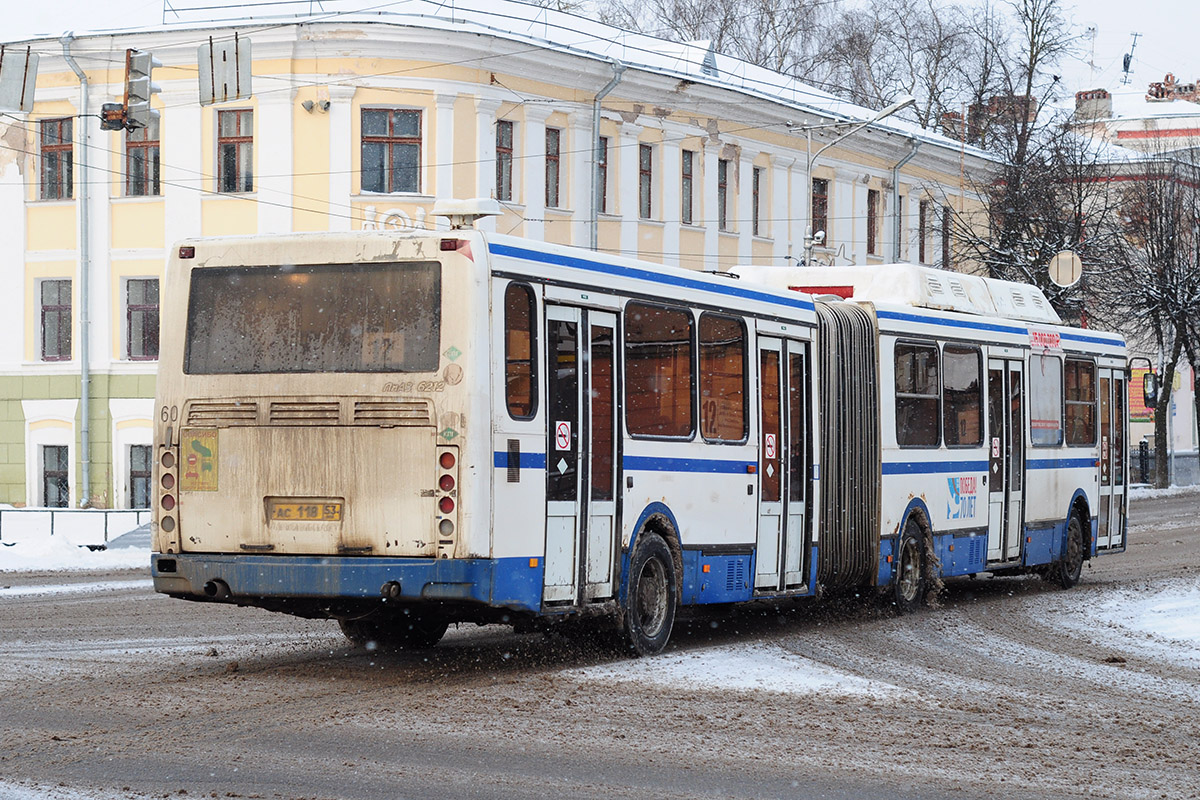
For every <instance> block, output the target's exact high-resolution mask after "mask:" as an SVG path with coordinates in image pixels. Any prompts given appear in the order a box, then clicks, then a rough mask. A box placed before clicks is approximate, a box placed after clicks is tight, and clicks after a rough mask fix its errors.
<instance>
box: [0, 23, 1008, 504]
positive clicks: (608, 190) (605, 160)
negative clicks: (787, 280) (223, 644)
mask: <svg viewBox="0 0 1200 800" xmlns="http://www.w3.org/2000/svg"><path fill="white" fill-rule="evenodd" d="M417 5H418V6H420V7H419V8H416V9H414V10H412V11H411V12H410V13H406V14H395V15H384V16H379V15H373V16H370V17H361V18H359V17H349V16H342V17H337V18H335V19H328V18H325V19H321V20H314V21H311V22H307V21H303V20H298V21H289V22H288V23H287V24H278V23H274V24H271V25H263V24H261V23H260V24H247V25H239V26H238V27H237V28H236V32H237V33H238V35H239V37H240V38H241V40H242V41H246V40H249V41H250V42H251V43H252V47H253V51H252V52H253V96H252V97H250V98H248V99H245V100H241V101H233V102H228V103H223V104H219V105H214V106H208V107H201V106H200V104H199V102H198V78H197V75H198V64H197V61H198V57H197V47H198V46H199V45H200V44H202V43H204V42H207V41H208V40H209V37H212V38H213V40H215V41H222V40H227V39H230V38H232V36H233V34H234V32H235V28H232V27H213V26H211V25H210V26H204V27H195V26H192V27H179V28H163V29H155V30H147V31H142V32H122V33H120V34H116V35H109V34H96V35H79V36H78V37H76V38H74V39H73V40H70V41H62V42H60V41H59V40H37V41H33V42H30V43H27V44H29V46H31V47H32V48H33V49H34V50H35V51H37V52H39V53H40V54H41V66H40V70H39V75H38V80H37V93H36V104H35V106H34V110H33V112H32V113H30V114H26V115H16V116H11V115H10V116H8V117H5V118H3V121H0V225H3V226H4V231H3V235H2V236H0V269H3V274H4V276H5V282H6V285H7V291H5V292H3V293H0V326H2V329H3V335H2V336H0V502H7V503H13V504H27V505H32V506H40V505H52V506H53V505H61V506H79V505H94V506H101V507H130V506H137V505H141V504H144V503H145V502H146V501H147V496H148V489H149V480H150V475H149V473H150V469H149V449H148V447H149V444H150V441H151V439H150V435H151V419H152V418H153V414H154V408H153V397H154V379H155V370H156V364H157V362H156V359H157V352H158V326H159V325H160V324H162V325H171V324H179V323H180V321H179V320H172V319H170V318H169V317H168V318H165V319H161V320H160V317H159V309H158V298H159V296H160V291H161V288H162V280H163V272H162V270H163V265H164V263H165V260H166V253H167V251H168V248H169V247H170V246H171V243H172V242H175V241H177V240H179V239H182V238H185V237H193V236H223V235H237V234H267V233H278V232H289V231H347V230H359V229H376V228H394V229H404V228H410V227H419V228H420V227H424V228H432V227H437V226H439V225H441V224H442V221H441V220H436V219H434V218H433V217H432V213H431V212H432V207H433V203H434V201H435V200H437V199H441V198H470V197H480V196H482V197H494V198H496V199H497V200H498V201H500V203H501V205H502V207H503V209H504V211H503V215H502V216H500V217H498V218H494V219H491V220H488V221H487V222H486V223H483V227H485V228H491V229H494V230H497V231H501V232H504V233H513V234H518V235H523V236H526V237H530V238H533V239H540V240H547V241H552V242H560V243H567V244H574V245H580V246H585V247H586V246H589V244H590V243H591V241H592V237H593V235H594V236H595V241H596V243H597V249H598V250H600V251H602V252H609V253H622V254H626V255H633V256H638V257H641V258H644V259H647V260H650V261H654V262H658V263H662V264H669V265H676V266H683V267H689V268H694V269H707V270H712V269H720V270H724V269H728V268H729V267H731V266H733V265H735V264H738V263H749V262H755V263H776V264H781V265H782V264H785V263H790V262H791V261H792V260H796V261H798V260H800V259H802V258H804V257H805V247H804V242H805V234H806V232H807V231H808V229H809V226H810V225H811V226H812V229H813V230H820V231H824V232H825V237H824V241H823V242H821V243H820V244H819V245H817V246H815V247H814V248H813V251H812V253H813V260H814V261H817V262H821V263H838V264H846V263H858V264H882V263H885V262H889V261H893V260H898V259H900V260H911V261H921V262H924V263H928V264H934V265H941V266H947V267H948V266H949V265H950V263H951V262H952V260H953V258H952V254H951V252H950V244H949V238H948V236H945V235H944V233H943V231H944V230H948V222H947V221H948V219H949V213H948V211H949V208H948V207H947V204H949V205H956V206H958V207H959V210H961V207H962V206H963V205H964V204H968V205H969V204H972V203H974V202H975V200H974V198H972V197H970V196H969V195H968V194H967V192H966V190H965V188H964V187H965V186H966V185H967V183H966V181H965V180H964V177H963V176H964V173H965V172H972V171H979V170H987V169H989V168H990V162H989V161H988V160H987V158H986V157H985V156H984V155H983V154H982V153H980V152H979V151H976V150H974V149H972V148H970V147H966V146H964V145H962V144H961V143H958V142H954V141H952V140H950V139H946V138H944V137H942V136H940V135H938V134H936V133H931V132H926V131H922V130H920V129H919V128H916V127H915V126H912V125H909V124H908V123H905V122H902V121H899V120H896V119H886V120H883V121H881V122H879V123H877V124H875V125H872V126H870V127H869V128H867V129H865V130H863V131H861V132H859V133H855V134H854V135H853V136H850V137H847V138H846V139H845V140H844V141H842V142H840V143H838V144H837V145H836V146H833V147H830V148H829V149H828V150H826V151H825V152H824V153H822V154H821V157H820V158H819V159H817V160H815V161H813V159H812V154H813V153H816V152H817V151H818V150H820V149H821V148H822V147H824V146H825V144H827V143H829V142H830V141H832V140H833V139H834V138H836V137H837V136H841V135H842V134H844V133H846V132H847V131H848V130H849V127H850V126H851V124H853V123H855V122H857V121H860V120H862V119H868V118H870V117H872V116H873V115H874V113H875V112H874V111H872V110H870V109H863V108H859V107H855V106H852V105H849V104H847V103H845V102H843V101H840V100H837V99H836V98H833V97H832V96H830V95H827V94H824V93H822V92H820V91H818V90H815V89H813V88H811V87H807V86H805V85H803V84H801V83H798V82H796V81H794V80H792V79H789V78H787V77H785V76H783V75H779V74H776V73H772V72H769V71H767V70H762V69H759V68H756V67H752V66H750V65H747V64H745V63H743V62H738V61H735V60H732V59H728V58H726V57H724V56H720V55H717V54H714V53H712V52H711V51H708V50H706V49H704V48H702V47H695V46H690V45H678V44H672V43H668V42H664V41H661V40H657V39H652V38H649V37H645V36H640V35H634V34H630V33H627V32H623V31H619V30H617V29H614V28H609V27H606V26H603V25H599V24H598V23H594V22H591V21H588V20H583V19H580V18H576V17H571V16H569V15H566V14H561V13H557V12H552V11H548V10H543V9H535V8H531V7H530V6H526V5H522V4H515V3H514V4H511V5H510V4H501V5H500V6H497V5H496V4H495V3H492V4H489V8H490V9H492V11H488V12H483V11H472V10H470V9H467V8H463V7H461V6H460V7H457V8H455V9H454V10H453V11H448V10H446V9H444V8H443V7H442V6H435V5H434V4H428V7H426V6H425V5H422V4H417ZM406 8H407V7H406ZM497 8H500V9H501V10H502V11H503V10H504V9H507V10H508V11H510V12H511V15H510V16H505V15H504V14H503V13H500V12H497V11H495V9H497ZM529 14H537V15H538V16H537V18H536V19H533V20H530V19H527V18H525V15H529ZM25 44H26V43H22V46H24V45H25ZM126 48H136V49H139V50H144V51H150V52H152V53H153V54H154V57H155V58H157V59H158V60H159V61H161V62H162V64H163V66H161V67H159V68H157V69H156V70H155V72H154V80H155V82H156V83H158V84H160V85H161V86H162V88H163V90H162V93H161V94H159V95H157V96H156V98H155V106H156V108H158V110H159V111H160V115H161V116H160V119H159V120H158V122H157V123H156V124H153V125H151V126H150V127H148V128H145V129H142V130H139V131H136V132H132V133H127V132H124V131H119V132H102V131H100V129H99V121H98V119H97V118H96V117H95V115H96V114H97V112H98V110H99V109H100V107H101V105H102V104H104V103H112V102H120V101H121V98H122V91H123V78H124V74H123V69H124V63H125V49H126ZM64 54H65V55H64ZM72 62H73V63H74V67H73V66H72ZM76 67H77V68H78V71H77V70H76ZM80 73H82V74H83V76H84V77H85V78H86V87H81V80H80V77H79V74H80ZM606 89H607V93H606V94H604V95H603V97H602V98H599V99H598V95H600V94H601V93H602V92H603V91H604V90H606ZM85 102H86V109H85V108H84V106H85ZM597 108H598V110H599V121H600V122H599V131H598V136H596V132H594V130H593V114H594V113H595V112H596V110H597ZM84 114H86V116H84ZM597 144H598V145H599V147H598V148H597V147H596V145H597ZM901 162H904V163H903V166H902V167H898V165H900V164H901ZM810 166H811V170H810ZM593 174H595V175H596V179H597V180H598V191H597V192H596V202H597V205H598V209H597V210H596V212H595V214H594V215H593V210H592V191H591V186H592V181H593V177H592V176H593ZM810 177H811V179H812V180H811V188H810V181H809V179H810ZM85 217H86V219H85ZM944 224H945V225H946V227H945V228H944V227H943V225H944ZM593 225H594V226H595V227H594V228H593ZM897 256H898V259H897ZM85 353H86V356H85ZM85 384H86V386H87V388H88V391H87V393H86V395H85V393H84V392H83V391H82V388H83V386H84V385H85ZM84 406H86V407H87V410H86V412H85V410H84ZM85 472H86V474H87V476H86V481H85V477H84V473H85ZM85 482H86V485H85Z"/></svg>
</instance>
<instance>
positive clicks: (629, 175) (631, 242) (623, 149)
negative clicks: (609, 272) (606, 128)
mask: <svg viewBox="0 0 1200 800" xmlns="http://www.w3.org/2000/svg"><path fill="white" fill-rule="evenodd" d="M641 133H642V126H641V125H634V124H632V123H628V122H627V123H625V124H624V125H622V126H621V132H620V135H619V136H618V137H617V142H618V147H617V173H616V175H617V191H616V195H617V213H619V214H620V215H621V238H620V244H619V247H620V249H621V255H624V256H629V257H630V258H637V255H638V225H639V219H640V218H639V217H638V211H639V209H638V136H640V135H641ZM612 155H613V154H612V151H611V150H610V151H609V161H610V162H611V161H612ZM609 169H610V170H611V169H612V167H611V166H609Z"/></svg>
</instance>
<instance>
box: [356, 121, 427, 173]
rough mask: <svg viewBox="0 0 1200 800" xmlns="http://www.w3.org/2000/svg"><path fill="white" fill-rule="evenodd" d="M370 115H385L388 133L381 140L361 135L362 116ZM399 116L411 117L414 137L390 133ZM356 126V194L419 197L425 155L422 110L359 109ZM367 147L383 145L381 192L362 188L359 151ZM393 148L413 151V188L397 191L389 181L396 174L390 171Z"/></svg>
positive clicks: (364, 123)
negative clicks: (413, 119)
mask: <svg viewBox="0 0 1200 800" xmlns="http://www.w3.org/2000/svg"><path fill="white" fill-rule="evenodd" d="M371 113H385V114H387V131H388V132H387V133H386V134H384V135H382V136H378V135H374V134H366V133H364V131H365V130H366V115H367V114H371ZM400 115H414V116H415V117H416V120H417V125H416V129H417V135H416V136H408V135H404V134H399V133H395V132H394V131H395V128H396V124H395V123H396V120H397V117H398V116H400ZM358 122H359V131H358V156H359V163H358V169H359V178H358V190H359V192H362V193H368V192H369V193H371V194H420V193H421V185H422V182H423V181H424V175H423V174H422V173H423V172H424V170H423V169H422V163H423V162H422V159H423V157H424V154H425V112H424V110H423V109H420V108H396V107H391V106H362V107H361V108H359V110H358ZM368 144H379V145H383V146H384V148H385V150H384V153H385V156H384V164H383V188H382V189H376V188H367V187H366V186H365V185H364V176H365V175H366V172H367V171H366V169H365V168H364V167H363V161H364V160H365V159H364V157H363V156H364V153H363V151H364V149H365V148H366V146H367V145H368ZM397 145H403V146H409V147H412V146H415V147H416V148H417V167H416V169H414V170H413V175H414V176H415V183H414V184H413V186H412V187H408V186H400V187H397V186H395V184H394V182H393V180H392V177H393V173H394V172H395V171H396V170H395V167H394V159H393V155H394V152H393V148H394V147H395V146H397Z"/></svg>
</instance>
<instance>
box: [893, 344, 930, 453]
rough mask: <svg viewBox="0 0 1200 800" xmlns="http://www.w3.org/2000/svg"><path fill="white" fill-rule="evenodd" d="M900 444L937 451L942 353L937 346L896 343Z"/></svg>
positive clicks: (897, 414) (897, 434)
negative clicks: (932, 448)
mask: <svg viewBox="0 0 1200 800" xmlns="http://www.w3.org/2000/svg"><path fill="white" fill-rule="evenodd" d="M895 364H896V444H898V445H900V446H901V447H937V446H938V442H939V440H940V438H941V424H940V418H941V415H940V414H939V413H938V405H939V402H940V399H939V396H938V395H939V388H940V386H939V381H938V349H937V345H934V344H913V343H910V342H896V360H895Z"/></svg>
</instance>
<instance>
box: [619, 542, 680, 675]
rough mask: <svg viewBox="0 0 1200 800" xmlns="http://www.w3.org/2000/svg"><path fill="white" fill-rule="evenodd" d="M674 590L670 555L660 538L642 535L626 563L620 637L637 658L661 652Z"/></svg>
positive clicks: (668, 632)
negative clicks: (622, 634) (627, 571)
mask: <svg viewBox="0 0 1200 800" xmlns="http://www.w3.org/2000/svg"><path fill="white" fill-rule="evenodd" d="M676 592H677V587H676V581H675V566H674V561H673V559H672V558H671V551H670V549H668V548H667V543H666V542H664V541H663V539H662V537H661V536H659V535H658V534H657V533H654V532H652V531H642V533H641V535H640V536H638V538H637V544H636V545H635V546H634V548H633V557H632V558H631V559H630V560H629V586H628V591H627V593H626V600H625V608H624V612H625V613H624V621H623V633H624V639H625V645H626V646H627V647H628V648H629V649H630V650H631V651H632V652H633V654H634V655H637V656H652V655H657V654H658V653H661V652H662V651H663V648H664V647H666V646H667V640H668V639H670V638H671V627H672V626H673V625H674V624H675V597H676Z"/></svg>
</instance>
